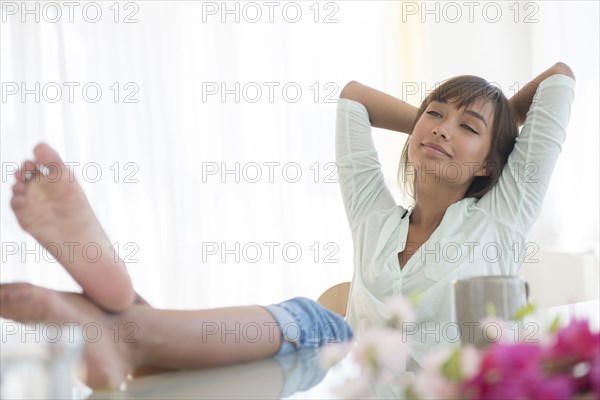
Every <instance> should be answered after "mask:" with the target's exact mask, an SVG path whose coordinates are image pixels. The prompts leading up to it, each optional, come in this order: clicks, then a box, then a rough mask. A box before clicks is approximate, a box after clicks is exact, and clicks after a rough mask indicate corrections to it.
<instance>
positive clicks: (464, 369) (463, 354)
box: [460, 345, 481, 380]
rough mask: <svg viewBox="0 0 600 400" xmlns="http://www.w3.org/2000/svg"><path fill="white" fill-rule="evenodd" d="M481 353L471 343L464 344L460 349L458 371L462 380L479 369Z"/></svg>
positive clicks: (472, 375)
mask: <svg viewBox="0 0 600 400" xmlns="http://www.w3.org/2000/svg"><path fill="white" fill-rule="evenodd" d="M480 364H481V355H480V354H479V351H478V350H477V349H476V348H475V346H473V345H466V346H464V347H463V348H462V349H461V351H460V373H461V378H462V379H463V380H469V379H471V378H472V377H474V376H475V375H476V374H477V372H478V371H479V365H480Z"/></svg>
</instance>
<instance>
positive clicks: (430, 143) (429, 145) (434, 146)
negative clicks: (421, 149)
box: [423, 142, 450, 157]
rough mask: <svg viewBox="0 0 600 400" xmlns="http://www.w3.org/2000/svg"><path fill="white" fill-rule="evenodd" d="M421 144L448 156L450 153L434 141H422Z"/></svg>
mask: <svg viewBox="0 0 600 400" xmlns="http://www.w3.org/2000/svg"><path fill="white" fill-rule="evenodd" d="M423 146H425V147H429V148H430V149H433V150H436V151H437V152H439V153H442V154H444V155H446V156H448V157H450V154H448V152H447V151H446V150H445V149H444V148H443V147H442V146H440V145H439V144H435V143H432V142H425V143H423Z"/></svg>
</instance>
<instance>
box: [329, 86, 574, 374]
mask: <svg viewBox="0 0 600 400" xmlns="http://www.w3.org/2000/svg"><path fill="white" fill-rule="evenodd" d="M574 87H575V81H574V80H573V79H572V78H570V77H568V76H566V75H553V76H551V77H548V78H547V79H545V80H544V81H543V82H542V83H541V84H540V85H539V86H538V89H537V91H536V94H535V96H534V100H533V103H532V105H531V107H530V109H529V112H528V113H527V118H526V121H525V124H524V125H523V127H522V129H521V132H520V134H519V136H518V138H517V139H516V142H515V146H514V149H513V151H512V152H511V154H510V156H509V158H508V162H507V164H506V166H505V167H504V169H503V171H502V174H501V176H500V179H499V181H498V183H497V184H496V185H495V186H494V187H493V188H492V189H491V190H490V191H489V192H488V193H486V194H485V195H484V196H483V197H482V198H481V199H479V200H477V199H476V198H472V197H467V198H464V199H462V200H460V201H458V202H456V203H453V204H452V205H450V207H448V209H447V210H446V213H445V214H444V217H443V219H442V221H441V223H440V225H439V226H438V227H437V228H436V229H435V231H434V232H433V233H432V234H431V236H430V237H429V239H428V240H427V241H426V242H425V243H424V244H423V245H422V246H421V247H420V248H419V249H418V250H417V251H416V252H415V253H414V254H413V255H412V256H411V257H410V258H409V260H408V261H407V263H406V265H405V266H404V267H403V268H402V269H400V265H399V261H398V253H400V252H402V251H403V250H404V248H405V245H406V240H407V234H408V227H409V218H410V214H411V209H410V208H409V209H408V210H407V209H405V208H404V207H402V206H400V205H397V204H396V203H395V201H394V199H393V197H392V195H391V193H390V191H389V190H388V188H387V187H386V185H385V181H384V176H383V172H382V169H381V165H380V163H379V160H378V156H377V151H376V150H375V146H374V143H373V140H372V137H371V124H370V122H369V115H368V112H367V109H366V108H365V107H364V106H363V105H362V104H361V103H358V102H355V101H352V100H349V99H339V101H338V106H337V120H336V163H337V165H338V179H339V183H340V189H341V193H342V198H343V202H344V206H345V209H346V215H347V218H348V223H349V225H350V229H351V231H352V240H353V243H354V276H353V279H352V285H351V288H350V296H349V301H348V312H347V320H348V322H349V324H350V325H351V326H352V328H353V329H354V331H355V332H356V333H357V334H358V335H359V338H360V334H361V332H363V331H364V330H365V328H367V327H368V326H369V325H373V324H375V325H376V324H379V323H381V322H383V321H384V320H385V319H386V318H387V312H386V308H385V305H384V303H385V300H386V299H387V298H388V297H390V296H393V295H405V296H409V295H411V294H416V293H418V294H419V297H418V301H417V304H416V312H417V315H418V317H417V321H414V322H413V323H411V326H410V329H409V330H407V334H406V338H407V340H408V341H409V342H410V344H411V350H410V354H409V356H410V357H411V358H412V359H414V360H415V361H416V362H417V363H419V364H422V361H423V357H424V356H425V355H426V354H427V352H429V351H430V350H431V349H433V348H435V347H437V346H439V345H448V344H458V343H459V342H460V339H459V336H457V335H458V331H457V326H456V324H455V323H454V320H455V319H454V310H453V299H452V281H453V280H454V279H461V278H467V277H471V276H479V275H514V274H516V273H517V272H518V270H519V267H520V265H521V264H522V263H523V262H527V260H528V257H529V258H532V254H534V253H535V251H536V246H535V245H534V244H533V243H527V233H528V232H529V230H530V228H531V226H532V225H533V223H534V222H535V220H536V218H537V217H538V215H539V213H540V211H541V207H542V202H543V199H544V195H545V193H546V190H547V187H548V184H549V181H550V177H551V174H552V170H553V169H554V165H555V163H556V161H557V159H558V155H559V153H560V151H561V148H562V144H563V142H564V139H565V133H566V125H567V122H568V120H569V117H570V110H571V103H572V100H573V95H574ZM407 322H408V321H407Z"/></svg>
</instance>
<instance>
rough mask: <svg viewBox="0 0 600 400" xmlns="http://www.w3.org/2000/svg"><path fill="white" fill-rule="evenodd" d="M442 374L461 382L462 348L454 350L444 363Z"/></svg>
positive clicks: (450, 379) (451, 379)
mask: <svg viewBox="0 0 600 400" xmlns="http://www.w3.org/2000/svg"><path fill="white" fill-rule="evenodd" d="M442 374H443V375H444V376H445V377H446V378H447V379H448V380H449V381H453V382H460V380H461V375H462V374H461V370H460V348H457V349H455V350H454V352H453V353H452V355H451V356H450V358H448V361H446V362H445V363H444V364H443V365H442Z"/></svg>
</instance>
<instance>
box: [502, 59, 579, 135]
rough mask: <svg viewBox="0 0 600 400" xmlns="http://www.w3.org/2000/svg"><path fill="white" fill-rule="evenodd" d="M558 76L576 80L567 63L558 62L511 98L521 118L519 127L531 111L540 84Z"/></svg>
mask: <svg viewBox="0 0 600 400" xmlns="http://www.w3.org/2000/svg"><path fill="white" fill-rule="evenodd" d="M556 74H562V75H567V76H570V77H571V78H573V79H575V75H574V74H573V71H571V68H569V66H568V65H567V64H565V63H562V62H558V63H556V64H554V65H553V66H552V67H550V68H548V69H547V70H546V71H544V72H542V73H541V74H540V75H538V76H537V77H535V78H534V79H533V80H531V82H529V83H528V84H526V85H525V86H524V87H523V88H522V89H521V90H519V91H518V92H517V93H516V94H515V95H514V96H513V97H511V98H510V100H509V101H510V103H511V104H512V106H513V107H514V108H515V110H516V111H517V114H518V116H519V126H520V125H523V124H524V123H525V117H526V116H527V111H529V107H530V106H531V102H532V101H533V96H534V95H535V92H536V90H537V88H538V86H539V85H540V83H542V81H543V80H544V79H546V78H549V77H551V76H552V75H556Z"/></svg>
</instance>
